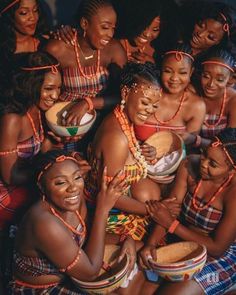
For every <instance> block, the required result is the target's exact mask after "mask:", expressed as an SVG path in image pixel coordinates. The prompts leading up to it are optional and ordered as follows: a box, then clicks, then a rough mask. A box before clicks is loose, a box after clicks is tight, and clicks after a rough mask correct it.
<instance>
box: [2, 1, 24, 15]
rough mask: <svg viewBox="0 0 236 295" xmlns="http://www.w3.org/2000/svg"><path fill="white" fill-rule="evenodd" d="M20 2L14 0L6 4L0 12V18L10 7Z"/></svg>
mask: <svg viewBox="0 0 236 295" xmlns="http://www.w3.org/2000/svg"><path fill="white" fill-rule="evenodd" d="M18 2H20V0H14V1H12V2H11V3H10V4H8V5H7V6H6V7H5V8H3V9H2V10H1V11H0V16H1V15H2V14H3V13H4V12H6V11H7V10H8V9H10V8H11V7H12V6H14V5H15V4H16V3H18Z"/></svg>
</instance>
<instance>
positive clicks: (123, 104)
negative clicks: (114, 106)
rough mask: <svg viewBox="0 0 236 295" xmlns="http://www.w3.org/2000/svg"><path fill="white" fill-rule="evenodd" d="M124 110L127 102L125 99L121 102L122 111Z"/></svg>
mask: <svg viewBox="0 0 236 295" xmlns="http://www.w3.org/2000/svg"><path fill="white" fill-rule="evenodd" d="M124 108H125V100H124V98H122V100H121V102H120V109H121V111H123V110H124Z"/></svg>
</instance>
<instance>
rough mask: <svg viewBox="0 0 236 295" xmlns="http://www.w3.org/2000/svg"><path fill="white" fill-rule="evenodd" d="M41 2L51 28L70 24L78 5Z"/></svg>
mask: <svg viewBox="0 0 236 295" xmlns="http://www.w3.org/2000/svg"><path fill="white" fill-rule="evenodd" d="M42 1H43V2H44V5H45V7H46V10H47V13H48V16H49V20H51V25H52V26H57V25H61V24H72V23H73V16H74V14H75V12H76V10H77V7H78V6H79V3H80V0H42ZM116 1H119V0H116ZM127 1H128V0H127ZM144 1H145V0H144ZM157 1H158V0H157ZM175 1H176V2H177V3H182V2H187V1H188V0H175ZM209 1H212V2H214V0H209ZM218 1H219V0H218ZM220 2H224V3H227V4H230V5H233V6H234V7H235V8H236V0H220Z"/></svg>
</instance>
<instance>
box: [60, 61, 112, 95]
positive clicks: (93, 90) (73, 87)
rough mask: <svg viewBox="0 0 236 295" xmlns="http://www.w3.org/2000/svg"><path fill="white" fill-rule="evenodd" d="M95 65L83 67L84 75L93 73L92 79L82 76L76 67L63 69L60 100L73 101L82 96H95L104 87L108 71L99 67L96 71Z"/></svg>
mask: <svg viewBox="0 0 236 295" xmlns="http://www.w3.org/2000/svg"><path fill="white" fill-rule="evenodd" d="M96 70H97V66H96V65H94V66H90V67H84V68H83V71H84V73H85V74H86V75H93V78H92V79H87V78H86V77H83V76H82V75H81V73H80V71H79V69H78V68H77V67H73V68H72V67H68V68H65V69H63V83H64V86H63V90H62V94H61V95H60V100H62V101H73V100H78V99H81V98H83V97H91V98H93V97H95V96H96V95H97V94H98V93H101V91H102V90H104V89H106V87H107V83H108V76H109V73H108V71H107V69H106V68H104V67H100V68H99V70H98V72H97V73H96Z"/></svg>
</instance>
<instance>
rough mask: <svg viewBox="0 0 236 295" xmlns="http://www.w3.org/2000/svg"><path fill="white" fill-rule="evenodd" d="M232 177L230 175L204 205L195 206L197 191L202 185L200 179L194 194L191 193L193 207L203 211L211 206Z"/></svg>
mask: <svg viewBox="0 0 236 295" xmlns="http://www.w3.org/2000/svg"><path fill="white" fill-rule="evenodd" d="M233 176H234V174H231V175H230V176H229V177H228V178H227V179H226V180H225V181H224V182H223V183H222V184H221V185H220V187H219V188H218V189H217V190H216V191H215V192H214V194H213V196H212V197H211V198H210V200H209V201H208V202H207V203H206V204H205V205H197V194H198V191H199V189H200V187H201V185H202V179H201V180H200V181H199V182H198V184H197V185H196V187H195V189H194V192H193V198H192V204H193V207H194V208H195V209H196V210H198V211H201V210H204V209H206V208H207V207H208V206H209V205H211V204H212V203H213V202H214V201H215V199H216V197H217V196H218V195H219V194H220V193H221V192H222V191H223V190H224V189H225V188H226V187H227V185H228V184H229V183H230V181H231V179H232V177H233Z"/></svg>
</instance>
